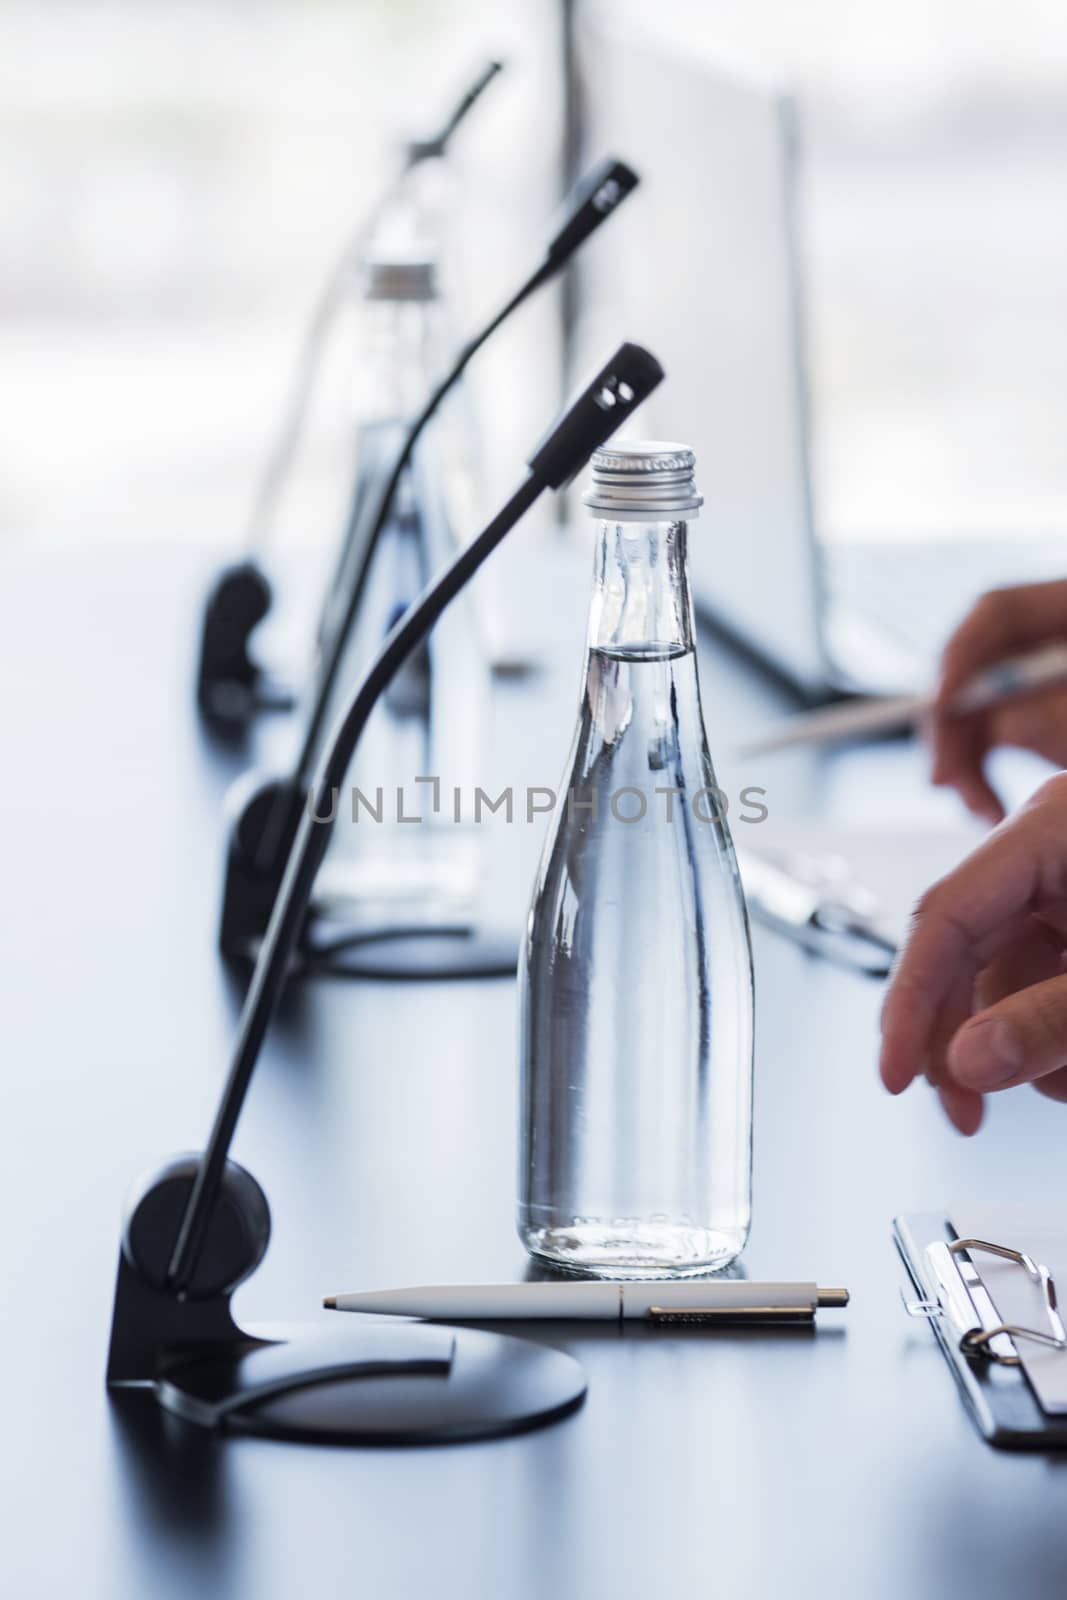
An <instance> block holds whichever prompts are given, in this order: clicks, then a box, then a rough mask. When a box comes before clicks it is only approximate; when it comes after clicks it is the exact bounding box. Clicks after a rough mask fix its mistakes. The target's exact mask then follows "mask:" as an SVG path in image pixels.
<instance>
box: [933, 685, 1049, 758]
mask: <svg viewBox="0 0 1067 1600" xmlns="http://www.w3.org/2000/svg"><path fill="white" fill-rule="evenodd" d="M956 720H957V721H969V720H970V719H969V718H957V719H956ZM986 720H987V724H988V726H987V729H986V732H985V737H986V748H987V749H992V748H993V747H994V746H995V745H1013V746H1015V747H1016V748H1017V749H1020V750H1033V751H1035V752H1036V754H1037V755H1039V756H1044V757H1045V759H1046V760H1047V761H1052V762H1054V763H1055V765H1056V766H1058V767H1067V689H1065V688H1062V687H1061V688H1056V689H1045V690H1043V691H1042V692H1041V693H1040V694H1029V695H1025V696H1022V697H1020V698H1019V699H1018V700H1008V701H1006V702H1005V703H1004V704H1003V705H1001V706H997V707H996V709H995V710H993V711H991V712H989V713H988V714H987V719H986Z"/></svg>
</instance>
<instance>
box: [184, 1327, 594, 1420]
mask: <svg viewBox="0 0 1067 1600" xmlns="http://www.w3.org/2000/svg"><path fill="white" fill-rule="evenodd" d="M155 1387H156V1394H157V1398H158V1399H159V1402H160V1404H161V1405H162V1406H164V1407H166V1409H167V1410H169V1411H173V1412H175V1413H176V1414H177V1415H179V1416H182V1417H184V1418H185V1419H186V1420H187V1421H190V1422H194V1423H197V1424H199V1425H200V1426H202V1427H207V1428H213V1429H216V1430H219V1431H223V1432H228V1433H241V1434H256V1435H259V1436H262V1437H266V1438H272V1439H296V1440H305V1441H309V1442H318V1443H325V1444H329V1443H333V1444H450V1443H458V1442H460V1441H462V1440H464V1439H488V1438H494V1437H497V1436H499V1435H502V1434H509V1433H519V1432H521V1431H522V1430H524V1429H526V1428H533V1427H538V1426H540V1425H541V1424H543V1423H547V1422H553V1421H555V1420H556V1419H557V1418H559V1417H563V1416H566V1415H567V1413H568V1412H570V1411H572V1410H574V1408H575V1407H576V1406H578V1405H579V1404H580V1403H581V1401H582V1399H583V1398H584V1396H585V1387H586V1385H585V1374H584V1373H583V1371H582V1369H581V1367H580V1366H579V1364H578V1362H577V1361H575V1360H574V1358H573V1357H572V1356H568V1355H565V1354H564V1353H563V1352H562V1351H560V1350H552V1349H549V1348H547V1347H546V1346H544V1345H541V1344H535V1343H533V1342H532V1341H530V1340H528V1339H517V1338H515V1337H513V1336H511V1335H507V1334H499V1333H486V1332H483V1331H481V1330H478V1329H473V1328H452V1327H440V1326H438V1325H436V1324H431V1323H419V1322H407V1321H403V1320H400V1319H396V1320H384V1319H383V1320H378V1321H375V1322H362V1321H361V1323H360V1325H359V1326H358V1327H355V1328H351V1329H344V1330H341V1331H339V1332H337V1333H333V1332H320V1331H318V1330H316V1329H314V1328H310V1327H309V1328H302V1329H299V1330H294V1331H293V1332H292V1334H291V1336H290V1334H289V1332H288V1330H287V1331H286V1337H285V1339H284V1341H278V1342H274V1343H265V1342H253V1341H249V1343H248V1344H247V1345H245V1346H243V1347H239V1348H237V1349H236V1350H231V1351H226V1352H224V1353H221V1354H216V1355H207V1354H205V1355H201V1356H199V1357H197V1358H196V1359H195V1360H191V1361H188V1362H184V1363H181V1364H178V1365H175V1366H173V1367H171V1368H168V1370H167V1371H166V1373H165V1374H164V1375H163V1376H162V1377H160V1378H159V1379H157V1381H156V1385H155Z"/></svg>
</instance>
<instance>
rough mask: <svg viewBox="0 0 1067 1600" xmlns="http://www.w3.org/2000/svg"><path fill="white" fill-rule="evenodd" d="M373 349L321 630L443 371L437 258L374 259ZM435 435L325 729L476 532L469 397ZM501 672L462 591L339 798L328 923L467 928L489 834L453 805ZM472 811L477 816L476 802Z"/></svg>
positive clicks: (320, 902)
mask: <svg viewBox="0 0 1067 1600" xmlns="http://www.w3.org/2000/svg"><path fill="white" fill-rule="evenodd" d="M363 271H364V293H365V299H366V307H365V309H366V312H367V319H366V331H367V335H368V338H367V343H366V344H365V346H364V347H363V356H362V361H361V364H360V368H359V376H360V380H361V384H362V389H363V395H362V402H361V411H360V422H359V427H358V436H357V452H358V463H357V474H356V490H355V494H354V508H353V512H352V518H351V522H350V528H349V535H350V537H349V538H348V539H347V540H346V543H345V547H344V549H343V551H342V554H341V557H340V559H339V562H338V567H337V571H336V574H335V577H334V580H333V583H332V585H331V590H330V598H329V600H328V602H327V604H326V606H325V607H324V610H323V616H322V622H321V626H320V645H322V644H325V643H326V642H328V641H329V639H330V638H331V637H332V635H333V633H334V631H335V630H336V629H337V628H338V627H339V626H340V623H341V619H342V617H343V615H344V613H345V610H346V608H347V606H348V602H349V597H350V594H351V591H352V588H353V585H354V583H355V581H356V574H357V573H358V572H359V570H360V568H361V566H362V564H363V563H364V561H365V560H366V557H367V543H366V541H367V536H368V525H369V522H370V519H371V518H372V517H373V515H374V513H375V512H376V510H377V507H378V505H379V502H380V497H381V494H382V492H383V489H384V486H385V483H386V482H387V480H388V478H389V475H390V473H391V471H392V464H393V462H394V460H395V459H396V456H397V453H398V452H399V450H400V448H401V445H402V443H403V440H404V436H405V433H406V431H407V428H408V426H409V425H410V422H411V420H412V418H413V417H414V416H415V415H416V414H417V413H418V411H419V410H421V408H422V406H423V405H424V403H425V401H426V398H427V395H428V394H429V393H430V391H431V389H432V387H433V384H434V382H435V381H436V380H437V379H438V378H439V377H440V375H441V372H442V370H443V369H444V365H445V357H444V349H445V345H446V337H447V334H446V316H445V314H444V312H443V307H442V305H441V301H440V297H439V293H438V281H437V271H436V266H435V261H434V259H433V257H432V256H430V255H428V254H426V253H425V252H424V253H423V254H422V255H418V254H414V253H410V254H403V253H398V254H397V255H395V256H388V255H385V254H384V253H377V254H371V255H368V256H367V258H366V259H365V261H364V266H363ZM452 401H453V405H452V407H451V408H450V409H448V408H446V410H445V411H444V412H443V413H442V414H441V415H440V416H439V417H437V418H435V419H434V421H433V423H431V425H430V426H429V428H427V429H426V431H425V432H424V433H423V436H422V439H421V441H420V444H419V448H418V450H417V451H416V453H415V456H414V459H413V460H412V462H411V464H410V466H409V468H408V469H407V471H406V472H405V474H404V475H403V477H402V479H401V481H400V484H399V486H398V489H397V493H396V496H395V499H394V502H393V506H392V510H391V513H390V516H389V519H388V521H387V522H386V524H385V527H384V529H383V534H382V538H381V540H380V542H379V544H378V547H377V549H376V550H375V552H374V554H373V556H372V558H371V560H370V562H369V565H368V570H367V574H366V582H365V586H364V590H363V595H362V599H361V602H360V607H359V611H358V614H357V615H356V617H355V620H354V625H353V627H352V629H351V631H350V633H349V635H348V638H347V640H346V642H345V647H344V654H343V657H342V664H341V669H340V671H339V673H338V675H337V682H336V684H335V686H334V690H333V698H332V704H331V705H330V708H329V711H328V714H327V716H326V717H325V718H324V721H323V726H324V729H325V730H326V731H327V732H328V731H329V730H330V728H331V727H332V725H333V723H334V721H335V718H336V716H337V715H338V714H339V712H340V709H341V707H342V705H343V704H344V701H345V700H346V699H347V696H348V694H349V693H350V691H351V688H352V686H353V684H355V683H356V682H358V680H359V678H360V677H361V676H362V674H363V672H365V670H366V668H367V667H368V665H369V664H370V662H371V661H372V660H373V658H374V656H375V655H376V653H377V651H378V649H379V648H380V646H381V642H382V640H383V639H384V637H385V636H386V634H387V633H388V632H389V630H390V628H392V627H393V625H394V624H395V623H396V621H397V619H398V618H399V617H400V616H402V615H403V613H404V611H405V610H406V609H407V608H408V606H409V605H410V604H411V603H412V601H414V600H415V599H416V598H417V596H418V595H419V594H420V593H421V591H422V589H423V588H424V587H425V585H426V584H427V583H428V582H429V580H430V578H431V577H432V576H433V575H434V574H435V573H436V572H438V571H439V570H440V569H441V568H443V567H444V566H445V565H447V563H448V562H449V561H450V560H451V559H452V558H453V556H454V555H455V553H456V549H457V548H458V544H457V540H458V538H461V537H466V536H467V534H468V533H469V528H470V526H471V522H470V517H469V514H468V512H467V507H466V505H465V504H464V503H462V502H461V500H460V497H459V495H458V493H457V491H456V489H455V480H456V475H457V472H458V470H459V467H460V465H461V464H462V463H464V462H466V461H467V460H468V459H469V455H470V451H469V448H468V443H467V440H466V439H465V437H464V423H465V421H466V418H465V415H464V414H463V413H461V412H460V410H459V404H460V402H459V400H458V399H457V397H456V396H455V395H453V396H452ZM488 694H489V668H488V663H487V658H486V654H485V650H484V647H483V645H482V641H481V635H480V628H479V619H478V617H477V615H476V613H475V611H474V605H473V600H472V598H471V597H470V596H469V595H468V594H466V593H464V594H461V595H460V596H459V597H458V599H457V600H456V602H455V603H454V604H453V605H452V606H451V607H450V608H449V611H448V614H447V615H446V616H445V617H443V618H442V619H441V622H440V623H439V625H438V626H437V628H435V630H434V632H433V633H432V634H431V635H430V637H429V638H428V639H427V640H426V641H425V642H424V644H423V645H422V646H421V647H420V648H419V649H418V650H417V651H416V652H415V653H414V655H413V656H412V657H411V659H410V660H409V661H408V662H407V664H406V665H405V666H404V667H403V669H402V670H401V672H400V673H399V674H398V675H397V677H396V679H395V680H394V682H393V683H392V684H391V685H390V687H389V689H388V690H387V691H386V693H385V695H384V696H383V699H382V702H381V704H380V705H379V706H377V707H376V708H375V710H374V712H373V714H372V715H371V718H370V720H369V722H368V724H367V728H366V731H365V733H364V735H363V737H362V739H361V741H360V748H359V750H358V751H357V753H356V757H355V760H354V761H353V763H352V766H351V769H350V771H349V774H348V777H347V779H346V783H345V785H344V788H343V790H342V792H341V793H340V794H339V795H338V797H337V806H338V825H337V827H336V828H335V830H334V833H333V836H332V838H331V840H330V846H329V849H328V851H327V855H326V859H325V861H324V863H323V866H322V869H321V871H320V874H319V879H318V884H317V891H316V904H317V908H318V910H319V912H320V915H322V916H324V917H325V918H327V919H331V918H334V919H336V920H338V921H343V922H344V923H345V924H346V925H347V926H350V927H354V928H356V929H358V930H359V931H360V932H363V933H366V934H375V933H382V934H389V933H395V932H397V931H404V932H407V933H411V934H415V935H417V934H419V933H421V932H423V931H425V930H427V929H432V928H441V927H443V928H446V929H447V928H452V927H463V926H467V925H468V924H469V922H470V920H471V918H472V917H473V915H474V913H475V909H476V903H477V898H478V894H479V889H480V881H479V880H480V865H481V864H480V860H479V854H478V842H479V841H478V839H477V835H476V833H475V831H474V830H473V827H472V825H471V822H470V818H469V816H467V815H466V814H465V813H464V812H463V811H462V810H461V811H460V814H459V815H458V816H457V811H456V806H455V804H454V800H453V797H454V795H455V794H456V793H457V792H459V793H461V794H469V792H470V790H471V787H472V786H473V783H474V782H476V781H477V779H478V778H479V777H480V776H481V773H482V770H483V765H484V764H483V762H482V760H481V755H482V749H483V739H484V734H485V719H486V714H487V709H488ZM466 809H467V811H469V805H468V806H467V808H466Z"/></svg>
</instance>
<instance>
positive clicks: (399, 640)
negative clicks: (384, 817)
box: [169, 473, 548, 1294]
mask: <svg viewBox="0 0 1067 1600" xmlns="http://www.w3.org/2000/svg"><path fill="white" fill-rule="evenodd" d="M547 487H548V485H547V483H546V482H545V481H544V479H543V478H540V477H536V476H534V475H533V474H532V473H531V475H530V476H529V477H528V478H527V479H526V481H525V483H523V484H522V486H521V487H520V488H519V489H518V490H516V492H515V493H514V494H513V495H512V497H511V499H510V500H509V501H508V502H507V504H506V505H505V506H504V508H503V509H502V510H501V511H499V512H498V513H497V515H496V516H495V517H494V518H493V520H492V522H490V523H489V525H488V526H487V527H486V528H484V529H483V531H482V532H481V533H480V534H479V535H478V536H477V538H476V539H474V540H473V541H472V542H471V543H470V544H469V545H468V546H467V547H466V549H464V550H461V551H460V553H459V555H457V556H456V558H455V560H454V561H453V562H452V564H451V565H450V566H449V567H448V568H447V570H446V571H445V572H444V574H443V575H442V576H441V577H440V578H438V579H437V580H436V581H435V582H434V583H433V584H431V586H430V587H429V588H428V589H427V590H425V591H424V593H423V596H422V598H421V599H420V600H418V601H416V603H415V604H414V605H413V606H411V608H410V609H409V610H408V611H407V612H406V613H405V614H404V616H403V617H401V619H400V621H399V622H398V623H397V625H396V627H395V628H394V629H393V630H392V632H391V633H390V634H389V636H388V638H387V639H386V641H385V643H384V644H383V646H382V648H381V650H380V651H379V652H378V655H377V657H376V659H375V661H374V663H373V665H372V666H371V668H370V670H369V671H368V672H367V675H366V677H365V678H364V679H363V682H362V683H361V685H360V687H359V690H358V692H357V694H356V695H355V697H354V698H353V700H352V701H351V703H350V705H349V706H348V708H347V710H346V711H345V713H344V715H343V716H342V717H341V719H340V721H339V722H338V724H337V727H336V729H335V731H334V734H333V737H332V738H331V740H330V744H329V748H328V749H327V751H326V755H325V757H324V760H323V762H322V766H321V769H320V772H319V776H318V777H317V778H316V780H315V785H314V789H313V791H312V797H311V799H310V800H309V803H308V805H307V807H306V808H305V810H304V812H303V815H302V818H301V822H300V830H299V832H298V833H297V836H296V840H295V842H294V844H293V848H292V851H291V853H290V856H289V861H288V864H287V866H286V869H285V876H284V877H283V879H282V882H281V887H280V888H279V890H278V895H277V898H276V900H275V902H274V910H273V912H272V913H271V919H270V924H269V926H268V928H267V933H266V937H265V938H264V941H263V947H262V950H261V951H260V955H259V959H258V960H257V962H256V966H255V970H254V972H253V974H252V982H251V985H250V987H249V990H248V994H247V996H246V998H245V1003H244V1007H243V1008H242V1011H241V1019H240V1023H239V1025H238V1032H237V1042H236V1045H235V1046H234V1052H233V1058H232V1065H231V1067H230V1071H229V1075H228V1077H227V1080H226V1087H225V1090H224V1091H223V1096H222V1100H221V1103H220V1105H219V1109H218V1113H217V1115H216V1117H215V1123H214V1126H213V1127H212V1130H211V1137H210V1138H209V1140H208V1145H207V1149H206V1151H205V1152H204V1156H203V1159H202V1161H201V1163H200V1167H199V1170H198V1172H197V1175H196V1181H195V1183H194V1185H193V1189H192V1193H191V1194H190V1197H189V1203H188V1206H187V1208H186V1211H185V1215H184V1217H183V1218H182V1225H181V1229H180V1231H179V1234H178V1238H177V1241H176V1243H175V1246H174V1254H173V1255H172V1257H171V1263H170V1272H169V1284H170V1287H171V1289H172V1290H173V1291H174V1292H175V1293H177V1294H181V1293H183V1292H184V1290H185V1289H186V1288H187V1286H188V1284H189V1282H190V1281H191V1278H192V1274H193V1272H194V1271H195V1268H196V1264H197V1261H198V1259H199V1253H200V1248H201V1245H202V1243H203V1236H204V1233H205V1231H206V1229H207V1225H208V1222H209V1221H210V1218H211V1213H212V1209H213V1207H214V1204H215V1200H216V1197H217V1194H218V1187H219V1180H220V1178H221V1177H222V1171H223V1168H224V1167H225V1165H226V1158H227V1155H228V1154H229V1149H230V1143H231V1141H232V1139H233V1134H234V1129H235V1128H236V1126H237V1119H238V1117H239V1116H240V1114H241V1108H242V1106H243V1105H244V1100H245V1095H246V1094H247V1092H248V1085H249V1083H250V1082H251V1078H252V1071H253V1068H254V1067H255V1064H256V1059H257V1057H258V1055H259V1051H260V1047H261V1045H262V1043H263V1036H264V1034H265V1033H266V1031H267V1028H268V1027H269V1025H270V1021H271V1018H272V1017H273V1015H274V1011H275V1009H276V1007H277V1004H278V1000H279V999H280V997H281V994H282V991H283V989H284V986H285V974H286V971H287V970H288V967H289V963H290V961H291V960H292V955H293V951H294V949H295V948H296V943H297V940H298V939H299V937H300V931H301V928H302V927H303V924H304V918H305V915H306V913H307V907H308V901H309V899H310V897H311V890H312V886H313V884H314V881H315V877H316V874H317V873H318V870H319V867H320V866H321V864H322V859H323V856H324V855H325V853H326V847H327V845H328V844H329V841H330V835H331V833H332V832H333V826H334V822H335V820H336V818H335V817H332V816H331V810H334V809H336V808H333V807H332V806H331V804H330V801H331V798H332V793H333V790H334V789H338V788H340V786H341V784H342V782H343V780H344V776H345V773H346V772H347V770H348V764H349V762H350V761H351V759H352V754H353V751H354V750H355V748H356V744H357V742H358V740H359V736H360V734H361V733H362V732H363V729H364V727H365V725H366V722H367V719H368V717H369V716H370V714H371V712H372V711H373V709H374V707H375V705H376V704H377V701H378V699H379V697H380V696H381V695H382V694H383V693H384V691H385V689H386V688H387V687H388V685H389V684H390V682H391V681H392V679H393V677H394V676H395V675H396V673H397V671H398V670H399V668H400V667H401V666H403V664H404V662H405V660H406V659H407V657H408V656H409V655H410V654H411V652H412V651H413V650H414V649H415V648H416V647H417V646H418V645H419V644H420V643H421V641H422V640H423V639H424V638H425V636H426V634H427V633H428V632H429V630H430V629H431V628H432V627H433V625H434V623H435V622H436V621H437V619H438V617H439V616H440V615H441V613H442V612H443V611H444V609H445V607H446V606H447V605H448V604H449V602H450V601H451V600H452V599H453V598H454V597H455V596H456V595H457V594H458V593H459V591H460V590H461V589H462V588H463V586H464V585H465V584H466V583H467V582H468V581H469V579H470V578H471V576H472V575H473V574H474V572H476V571H477V569H478V568H479V567H480V566H481V564H482V562H483V561H484V560H485V558H486V556H488V555H489V554H490V553H491V552H492V551H493V550H494V549H495V548H496V546H497V545H498V544H499V543H500V541H501V539H503V537H504V535H505V534H506V533H508V532H510V530H511V529H512V528H513V527H514V526H515V524H516V522H518V520H519V518H520V517H522V516H524V515H525V513H526V512H527V511H528V510H529V508H530V507H531V506H532V505H533V503H534V501H535V500H536V499H537V498H538V496H539V495H541V494H542V493H543V492H544V490H545V489H546V488H547ZM316 818H324V819H326V818H328V819H329V820H323V821H316V820H315V819H316Z"/></svg>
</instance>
